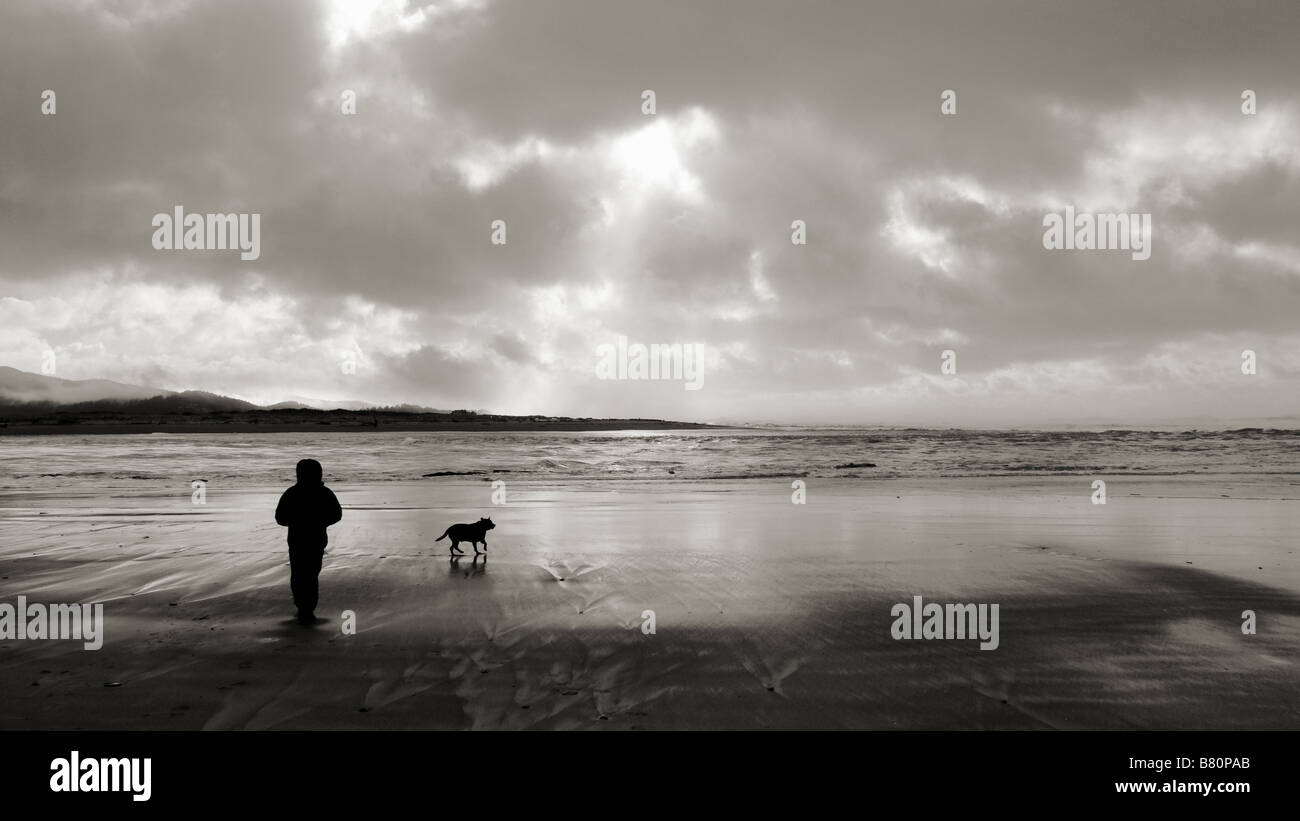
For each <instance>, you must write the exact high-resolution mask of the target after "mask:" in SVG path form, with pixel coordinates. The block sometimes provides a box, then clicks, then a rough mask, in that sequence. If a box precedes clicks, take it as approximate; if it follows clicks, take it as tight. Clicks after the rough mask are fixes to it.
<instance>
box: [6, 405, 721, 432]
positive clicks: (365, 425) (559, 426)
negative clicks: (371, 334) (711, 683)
mask: <svg viewBox="0 0 1300 821" xmlns="http://www.w3.org/2000/svg"><path fill="white" fill-rule="evenodd" d="M277 413H282V412H279V411H248V412H242V413H238V414H228V415H225V416H221V415H215V414H213V415H209V416H210V417H211V418H207V419H204V420H203V421H199V422H194V421H190V418H188V417H186V416H184V415H180V414H176V415H168V416H164V417H157V418H153V419H136V420H133V421H120V420H114V419H98V418H93V419H77V420H75V421H55V422H44V421H39V422H31V421H28V420H25V419H14V418H8V419H4V418H0V436H42V435H50V434H74V435H83V436H84V435H89V434H138V433H144V434H147V433H318V432H319V433H375V432H377V431H388V432H392V433H420V432H433V431H458V432H472V433H482V432H525V431H573V432H581V431H613V430H703V429H717V430H734V429H739V426H736V425H709V424H705V423H703V422H673V421H668V420H663V419H571V418H564V417H555V418H546V417H510V416H478V417H462V418H461V419H452V418H448V416H449V415H445V414H395V413H388V414H384V413H380V414H370V413H362V412H356V411H320V413H321V414H322V415H325V416H327V417H328V418H326V419H324V420H321V419H316V418H313V420H310V421H309V420H306V419H294V420H285V421H280V420H279V419H276V418H274V416H272V417H271V418H269V419H268V418H267V417H266V416H258V415H257V414H272V415H274V414H277ZM282 418H283V417H282Z"/></svg>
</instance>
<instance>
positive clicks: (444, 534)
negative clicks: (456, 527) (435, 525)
mask: <svg viewBox="0 0 1300 821" xmlns="http://www.w3.org/2000/svg"><path fill="white" fill-rule="evenodd" d="M450 532H451V528H447V529H446V530H444V531H442V535H441V536H439V537H438V538H436V539H434V541H435V542H440V541H442V540H443V539H445V538H447V534H448V533H450Z"/></svg>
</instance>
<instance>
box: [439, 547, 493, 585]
mask: <svg viewBox="0 0 1300 821" xmlns="http://www.w3.org/2000/svg"><path fill="white" fill-rule="evenodd" d="M462 558H463V557H462V556H452V557H451V561H450V562H448V569H447V574H448V575H450V576H464V577H465V578H467V579H468V578H470V577H472V576H482V575H484V574H485V573H487V554H486V553H485V554H482V555H476V556H474V561H472V562H470V565H469V567H468V568H463V567H461V566H460V560H461V559H462ZM480 560H481V561H482V566H480V564H479V562H480Z"/></svg>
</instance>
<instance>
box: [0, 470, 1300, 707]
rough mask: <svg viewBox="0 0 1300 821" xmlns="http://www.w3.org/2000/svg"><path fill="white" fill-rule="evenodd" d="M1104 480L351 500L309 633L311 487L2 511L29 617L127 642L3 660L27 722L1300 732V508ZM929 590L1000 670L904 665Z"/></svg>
mask: <svg viewBox="0 0 1300 821" xmlns="http://www.w3.org/2000/svg"><path fill="white" fill-rule="evenodd" d="M1089 484H1090V480H1089V479H1085V478H1078V477H1074V478H1053V479H1036V480H1034V481H1032V482H1030V481H1026V480H1006V479H997V480H992V479H971V480H955V479H953V480H942V481H938V480H935V481H920V480H916V481H910V482H901V481H867V480H810V481H809V486H808V491H807V493H808V496H807V504H805V505H793V504H791V501H790V494H791V492H792V491H791V488H790V483H789V482H788V481H784V480H746V481H727V482H716V481H715V482H708V483H699V484H689V483H671V482H633V481H610V482H586V483H578V484H573V485H566V486H557V485H555V484H548V483H524V482H515V483H511V484H510V485H509V486H508V488H507V490H508V504H506V505H503V506H493V505H492V504H491V502H490V499H491V487H490V485H489V484H488V483H486V482H481V481H468V480H466V481H459V480H455V479H439V480H430V481H425V482H401V483H384V484H371V485H365V486H355V485H346V484H343V485H336V486H334V489H335V491H336V492H337V493H338V494H339V498H340V500H341V501H342V502H343V505H344V519H343V521H342V522H341V523H340V524H339V525H337V526H335V527H334V528H331V531H330V533H331V546H330V549H329V552H328V553H327V554H326V558H325V569H324V571H323V572H322V574H321V605H320V607H319V608H318V610H317V613H318V615H320V616H321V617H322V618H323V619H324V621H323V622H322V623H320V624H318V625H317V626H315V627H309V628H304V627H301V626H299V625H297V624H296V623H295V622H294V621H293V620H292V616H293V607H292V604H291V602H290V599H289V585H288V576H289V568H288V557H287V552H286V548H285V545H284V531H283V529H282V528H279V527H277V526H276V525H275V524H274V522H273V521H272V510H273V508H274V504H275V500H276V498H277V497H278V494H279V492H280V491H281V490H282V489H283V488H278V487H277V488H260V489H254V490H248V491H246V492H242V493H239V494H233V495H232V494H223V493H218V492H212V491H210V492H209V494H208V498H207V504H205V505H202V506H197V505H193V504H192V503H191V501H190V497H189V493H188V490H185V491H183V492H176V493H162V492H153V493H149V492H143V491H140V490H136V489H130V490H127V489H123V490H111V489H110V490H107V491H103V492H95V493H90V492H68V493H54V494H51V493H36V492H15V491H4V492H3V493H2V494H0V532H3V534H4V536H3V540H2V542H0V576H3V578H0V602H8V603H11V604H13V603H15V602H16V598H17V596H19V595H24V596H26V597H27V598H28V600H29V601H39V602H74V601H87V602H89V601H99V602H104V603H105V618H106V639H105V643H104V647H103V649H101V650H98V651H85V650H83V649H82V645H81V643H80V642H75V641H34V640H28V641H18V640H10V641H3V642H0V728H4V729H18V728H34V729H37V728H39V729H65V728H96V729H198V728H205V729H310V728H343V729H362V728H396V729H418V728H444V729H469V728H475V729H532V728H536V729H543V728H544V729H556V728H565V729H568V728H578V729H677V728H718V729H763V728H778V729H800V728H837V729H848V728H853V729H950V728H953V729H987V728H999V729H1020V728H1032V729H1049V728H1057V729H1138V728H1141V729H1282V728H1285V729H1296V728H1300V570H1298V569H1297V563H1296V555H1295V550H1296V549H1297V547H1296V544H1295V539H1294V534H1295V533H1296V532H1297V525H1300V501H1298V499H1300V484H1298V483H1297V482H1295V481H1292V480H1291V478H1290V477H1267V478H1266V480H1261V479H1260V478H1258V477H1256V478H1243V479H1241V480H1240V481H1225V480H1223V479H1217V480H1215V481H1208V480H1206V479H1181V480H1172V479H1141V480H1138V479H1124V480H1118V479H1117V480H1112V481H1110V482H1108V493H1109V499H1108V503H1107V504H1106V505H1093V504H1090V502H1089V497H1090V495H1091V490H1090V488H1089ZM479 516H491V517H492V518H493V520H494V521H495V522H496V523H497V525H498V527H497V529H496V530H494V531H492V532H491V533H490V534H489V536H488V538H489V548H488V555H487V558H486V559H480V560H479V561H477V562H475V561H473V556H472V549H471V548H469V546H468V545H462V547H464V548H466V549H467V550H468V551H470V555H467V556H466V557H465V558H462V559H460V560H458V561H452V560H450V559H449V557H448V550H447V542H446V541H443V542H441V543H436V544H435V543H434V541H433V540H434V538H435V537H436V536H438V535H439V534H440V533H442V531H443V530H444V529H445V527H446V526H447V525H448V524H451V523H453V522H467V521H473V520H475V519H477V518H478V517H479ZM914 595H921V596H924V598H925V600H926V601H927V602H962V603H965V602H974V603H980V602H983V603H997V604H998V605H999V607H1000V645H999V647H998V649H996V650H992V651H981V650H980V649H979V647H978V642H977V641H970V640H967V641H961V640H956V641H937V640H930V641H923V640H912V641H906V640H903V641H896V640H894V639H892V638H891V635H890V626H891V624H892V623H893V617H892V616H891V614H890V609H891V607H892V606H893V605H894V604H895V603H900V602H908V603H910V602H911V600H912V596H914ZM1247 609H1251V610H1254V611H1255V612H1256V613H1257V616H1258V633H1257V635H1253V636H1250V635H1243V633H1242V631H1241V625H1242V618H1241V613H1242V611H1243V610H1247ZM345 610H351V611H353V612H354V613H355V616H356V627H357V632H356V634H355V635H344V634H342V632H341V631H340V626H341V623H342V612H343V611H345ZM646 610H653V611H654V614H655V627H656V632H655V633H654V634H653V635H646V634H644V633H643V632H642V613H643V612H644V611H646ZM109 684H112V685H113V686H106V685H109Z"/></svg>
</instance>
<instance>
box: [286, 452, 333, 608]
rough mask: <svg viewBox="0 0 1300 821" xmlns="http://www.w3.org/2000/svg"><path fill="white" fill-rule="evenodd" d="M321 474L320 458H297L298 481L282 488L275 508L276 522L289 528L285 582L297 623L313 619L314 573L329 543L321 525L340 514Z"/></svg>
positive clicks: (331, 492)
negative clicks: (296, 612)
mask: <svg viewBox="0 0 1300 821" xmlns="http://www.w3.org/2000/svg"><path fill="white" fill-rule="evenodd" d="M321 474H322V471H321V466H320V462H317V461H316V460H315V459H303V460H302V461H300V462H299V463H298V484H296V485H294V486H293V487H291V488H289V489H288V490H286V491H285V492H284V494H283V495H282V496H281V497H280V504H279V505H277V506H276V508H275V521H276V523H277V524H280V525H283V526H285V527H287V528H289V586H290V588H292V589H293V603H294V604H295V605H296V606H297V607H298V621H299V622H300V623H301V624H314V623H315V622H316V612H315V611H316V598H317V595H318V588H317V584H316V577H317V576H319V575H320V565H321V560H322V559H323V558H324V557H325V545H326V544H328V543H329V536H328V535H326V533H325V528H327V527H329V526H330V525H332V524H334V523H335V522H337V521H338V520H339V519H342V518H343V509H342V508H341V507H339V500H338V498H337V497H336V496H335V495H334V491H332V490H330V489H329V488H327V487H325V483H324V482H323V481H322V479H321Z"/></svg>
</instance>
